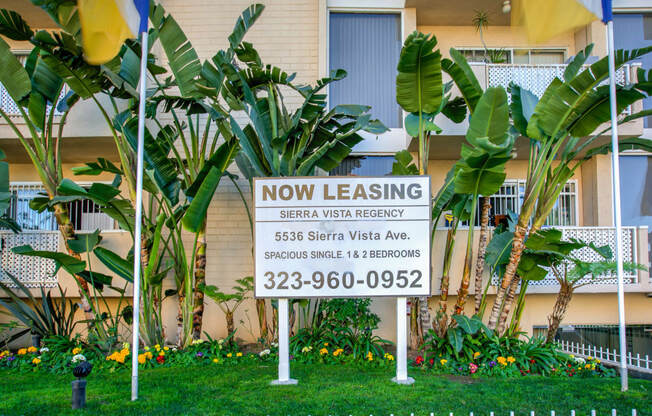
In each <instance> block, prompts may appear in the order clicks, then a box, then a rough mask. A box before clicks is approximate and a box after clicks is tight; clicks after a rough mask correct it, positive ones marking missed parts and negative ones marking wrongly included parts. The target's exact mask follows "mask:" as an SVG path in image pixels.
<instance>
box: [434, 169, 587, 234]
mask: <svg viewBox="0 0 652 416" xmlns="http://www.w3.org/2000/svg"><path fill="white" fill-rule="evenodd" d="M524 193H525V180H522V179H519V180H507V181H505V183H503V185H502V186H501V187H500V189H499V190H498V192H496V193H495V194H494V195H491V196H490V197H489V201H490V202H491V209H490V210H489V225H490V226H494V227H495V226H496V225H497V224H499V223H500V222H501V221H503V220H506V219H507V216H508V213H509V212H510V211H512V212H515V213H516V214H518V213H519V212H520V211H521V205H523V194H524ZM478 204H479V202H478ZM480 208H481V207H480V205H478V207H477V209H476V212H477V214H476V218H475V225H476V226H479V225H480V215H481V212H480ZM450 225H451V224H450V221H449V220H448V219H444V226H446V227H448V226H450ZM461 225H462V226H468V222H463V223H462V224H461ZM545 225H547V226H558V227H563V226H576V225H577V182H576V181H574V180H572V181H568V182H567V183H566V185H564V188H563V189H562V191H561V193H560V194H559V197H558V198H557V201H556V202H555V205H554V207H553V208H552V211H551V212H550V215H548V219H547V220H546V223H545Z"/></svg>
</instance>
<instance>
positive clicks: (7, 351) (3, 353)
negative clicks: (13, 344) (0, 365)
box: [0, 350, 9, 357]
mask: <svg viewBox="0 0 652 416" xmlns="http://www.w3.org/2000/svg"><path fill="white" fill-rule="evenodd" d="M7 355H9V350H4V351H2V352H0V357H5V356H7Z"/></svg>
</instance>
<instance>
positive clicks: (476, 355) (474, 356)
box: [473, 351, 480, 359]
mask: <svg viewBox="0 0 652 416" xmlns="http://www.w3.org/2000/svg"><path fill="white" fill-rule="evenodd" d="M479 356H480V351H476V352H474V353H473V359H476V358H478V357H479Z"/></svg>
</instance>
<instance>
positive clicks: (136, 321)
mask: <svg viewBox="0 0 652 416" xmlns="http://www.w3.org/2000/svg"><path fill="white" fill-rule="evenodd" d="M147 45H148V41H147V31H144V32H142V39H141V47H142V49H141V58H140V102H139V105H138V155H137V164H136V170H137V172H136V218H135V219H134V223H135V224H134V225H135V231H134V300H133V307H132V309H133V319H132V323H133V326H132V333H133V334H132V335H133V338H132V343H131V400H132V401H133V400H136V399H138V344H139V341H140V236H141V232H142V231H141V223H142V218H143V152H144V150H143V149H144V137H145V101H146V91H147V85H146V84H147V82H146V81H147V52H148V47H147Z"/></svg>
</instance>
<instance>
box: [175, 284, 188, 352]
mask: <svg viewBox="0 0 652 416" xmlns="http://www.w3.org/2000/svg"><path fill="white" fill-rule="evenodd" d="M177 296H178V304H177V305H178V308H177V345H178V346H179V347H184V345H183V343H184V336H183V305H184V304H185V300H186V297H185V295H184V289H183V285H182V286H181V287H179V290H178V292H177Z"/></svg>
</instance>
